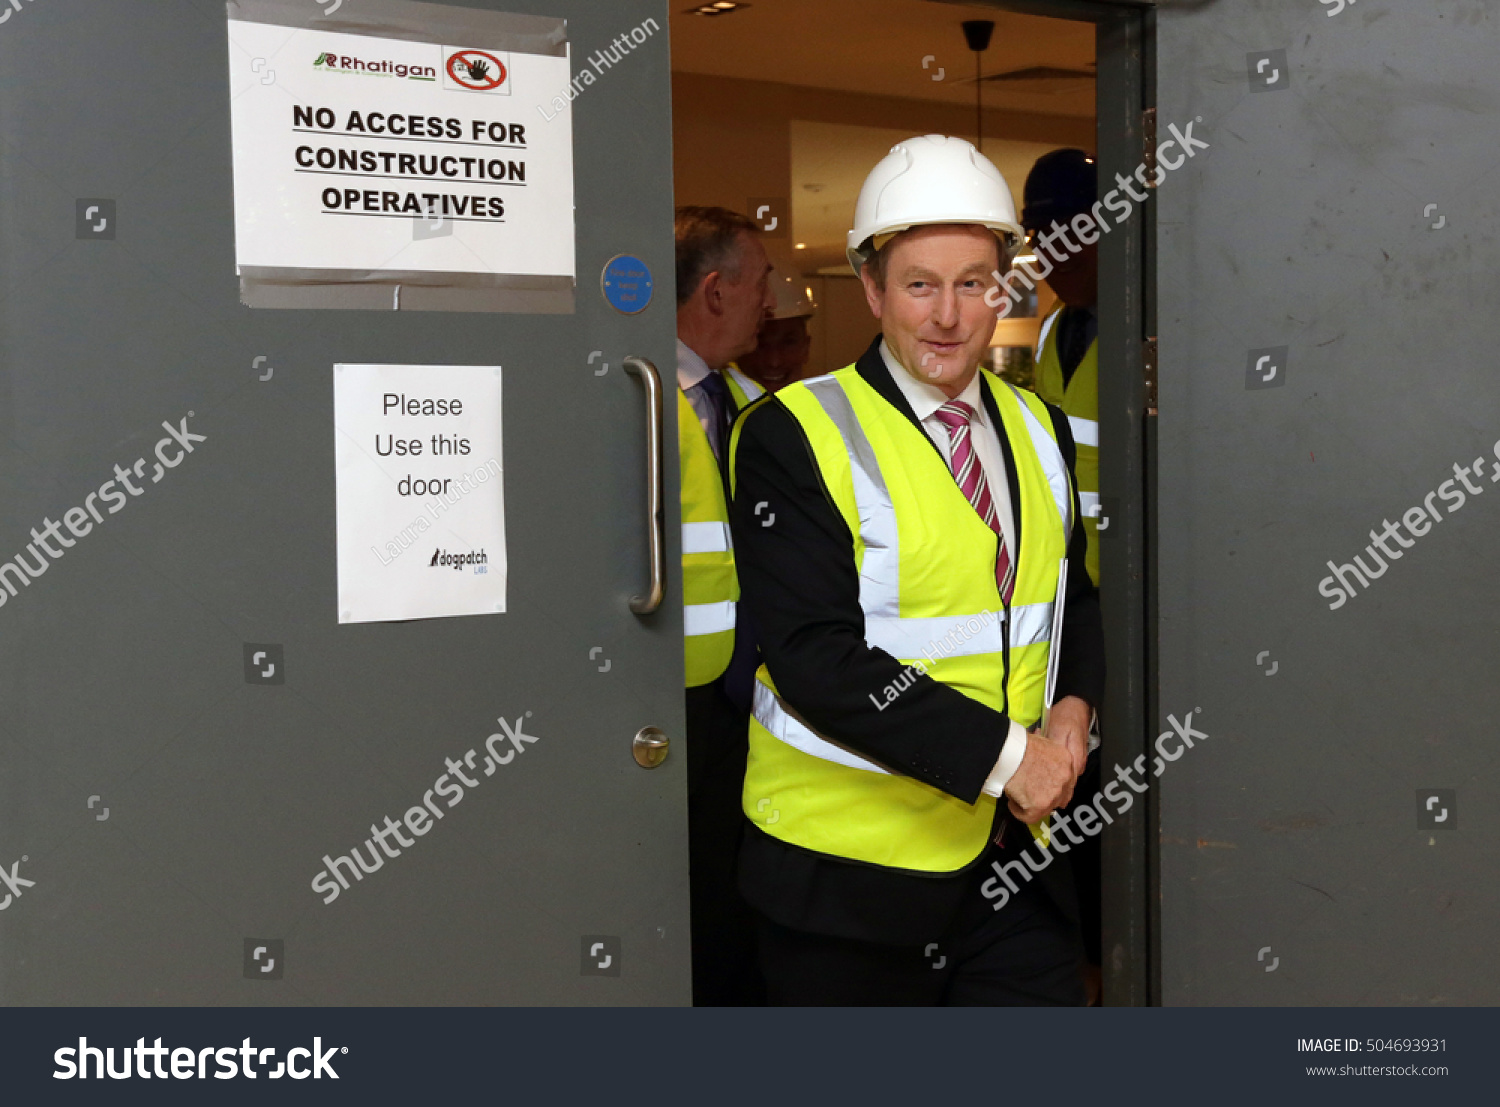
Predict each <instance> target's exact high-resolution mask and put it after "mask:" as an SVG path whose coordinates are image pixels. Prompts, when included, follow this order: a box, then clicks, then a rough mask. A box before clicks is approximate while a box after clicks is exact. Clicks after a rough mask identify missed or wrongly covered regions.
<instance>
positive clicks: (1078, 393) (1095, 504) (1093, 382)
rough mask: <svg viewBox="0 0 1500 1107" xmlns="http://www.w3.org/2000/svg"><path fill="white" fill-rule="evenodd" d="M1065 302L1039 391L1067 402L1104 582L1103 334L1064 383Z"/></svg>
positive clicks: (1045, 351)
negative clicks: (1061, 332) (1060, 348)
mask: <svg viewBox="0 0 1500 1107" xmlns="http://www.w3.org/2000/svg"><path fill="white" fill-rule="evenodd" d="M1062 310H1063V309H1062V307H1061V306H1059V307H1058V309H1057V310H1056V311H1054V312H1053V313H1052V314H1050V315H1048V316H1047V318H1046V319H1045V320H1043V321H1042V331H1041V335H1040V337H1039V338H1038V340H1037V350H1036V391H1037V395H1039V396H1041V398H1042V399H1044V400H1046V401H1047V402H1048V403H1049V404H1055V405H1056V406H1058V407H1060V408H1062V410H1063V414H1064V415H1066V416H1067V417H1068V426H1069V427H1071V428H1072V430H1073V442H1074V444H1075V445H1077V447H1078V462H1077V464H1076V465H1075V467H1074V470H1073V472H1074V475H1075V476H1077V478H1078V501H1079V507H1078V510H1079V513H1080V514H1082V516H1083V526H1084V530H1085V531H1086V532H1087V533H1088V536H1089V553H1088V558H1087V559H1086V561H1085V564H1086V565H1087V566H1088V570H1089V576H1090V577H1091V578H1093V581H1094V584H1095V585H1097V584H1098V583H1099V340H1098V339H1097V338H1096V339H1094V341H1093V342H1092V343H1090V345H1089V349H1088V353H1086V354H1084V355H1083V360H1082V361H1080V362H1079V363H1078V368H1077V369H1075V370H1073V377H1072V379H1071V380H1069V381H1068V384H1067V387H1066V388H1065V387H1063V371H1062V360H1061V358H1060V357H1059V356H1058V352H1057V321H1058V318H1059V316H1061V314H1062Z"/></svg>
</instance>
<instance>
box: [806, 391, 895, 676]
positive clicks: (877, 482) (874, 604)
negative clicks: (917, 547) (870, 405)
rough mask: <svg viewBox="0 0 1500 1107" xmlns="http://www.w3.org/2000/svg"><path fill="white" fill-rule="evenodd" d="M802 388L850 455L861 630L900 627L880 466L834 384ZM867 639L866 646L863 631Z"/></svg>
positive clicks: (890, 513) (891, 525) (891, 518)
mask: <svg viewBox="0 0 1500 1107" xmlns="http://www.w3.org/2000/svg"><path fill="white" fill-rule="evenodd" d="M804 384H805V385H806V387H807V390H808V391H809V392H811V393H812V394H813V398H814V399H816V400H817V401H818V403H819V404H820V405H821V406H822V408H823V411H824V412H825V413H826V414H827V415H828V418H829V419H831V420H833V425H834V426H835V427H836V428H838V432H839V434H840V435H841V436H842V437H843V439H844V446H845V448H846V449H847V450H848V452H849V470H850V473H851V474H852V475H853V478H854V504H855V508H856V510H858V512H859V536H860V538H861V540H863V542H864V544H865V559H864V563H863V564H862V565H861V566H860V568H859V606H860V607H861V608H862V609H863V610H864V613H865V625H866V627H867V628H868V627H869V626H870V624H871V622H872V621H873V620H878V619H888V620H892V621H894V622H898V623H899V622H902V621H903V620H902V619H901V547H900V540H899V539H898V537H897V532H896V505H895V504H893V503H892V502H891V494H890V491H889V490H888V489H887V488H886V486H885V477H884V476H882V475H881V472H880V462H879V461H877V460H876V458H875V449H874V447H873V446H871V445H870V440H869V439H868V438H866V437H865V431H864V428H863V427H861V426H860V425H859V420H858V419H857V418H856V417H855V415H854V408H853V407H852V406H851V405H850V403H849V397H848V395H847V394H846V393H845V392H844V389H843V386H842V385H840V384H839V382H838V381H837V380H835V379H834V378H833V377H819V378H817V379H816V380H811V381H805V382H804ZM866 635H867V640H868V629H867V630H866ZM871 644H872V645H873V644H874V643H873V642H872V643H871ZM882 648H884V647H882ZM896 656H898V657H899V656H901V655H900V654H897V655H896ZM907 656H910V655H907Z"/></svg>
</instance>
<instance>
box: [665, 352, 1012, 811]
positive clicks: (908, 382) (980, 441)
mask: <svg viewBox="0 0 1500 1107" xmlns="http://www.w3.org/2000/svg"><path fill="white" fill-rule="evenodd" d="M679 345H680V343H679ZM685 348H686V347H684V349H685ZM880 356H881V357H882V358H883V359H884V360H885V367H886V368H887V369H889V370H890V371H891V377H892V378H893V379H894V380H895V382H896V387H897V388H899V389H901V394H902V395H903V396H905V397H906V402H907V403H909V404H910V405H911V409H912V413H913V414H915V415H916V417H917V420H918V421H919V422H920V423H921V424H922V429H923V430H925V431H926V432H927V436H928V437H929V438H931V439H932V441H933V443H934V445H936V446H937V448H938V452H939V453H941V454H942V455H943V460H944V461H945V462H947V463H948V465H949V468H950V469H951V468H952V464H953V455H952V445H951V443H950V442H949V439H948V428H947V427H946V426H944V425H943V422H942V420H940V419H939V418H938V417H937V410H938V408H940V407H942V406H943V405H944V404H946V403H948V401H949V397H948V396H947V394H946V393H944V392H943V390H942V389H940V388H938V387H937V386H936V385H933V384H928V383H927V382H926V381H922V380H918V379H917V378H916V377H913V376H912V375H911V374H910V373H908V372H907V371H906V370H905V369H903V368H902V367H901V363H900V362H899V361H897V360H896V355H895V353H894V351H892V350H891V348H890V346H889V345H887V344H886V343H885V342H884V341H883V340H882V341H881V343H880ZM679 364H680V362H679ZM705 368H706V367H705ZM678 372H679V375H680V373H681V370H680V369H679V370H678ZM983 388H984V383H983V382H982V381H981V380H980V379H979V374H978V373H975V374H974V379H973V380H971V381H970V382H969V385H968V387H967V388H965V389H964V390H963V391H962V392H961V393H959V395H958V397H957V399H960V400H962V401H963V402H964V403H966V404H968V405H969V407H971V408H973V409H974V414H973V416H972V417H971V418H970V420H969V442H970V444H971V445H972V446H973V448H974V460H975V461H977V462H978V463H979V467H980V468H981V469H983V470H984V479H985V483H986V484H987V485H988V486H989V490H990V500H991V501H992V502H993V503H994V505H995V515H996V517H997V518H998V519H999V521H1000V532H1001V534H1002V535H1004V537H1005V547H1006V549H1008V550H1009V551H1010V553H1011V558H1012V560H1014V558H1015V555H1016V527H1015V515H1014V512H1013V511H1012V506H1011V502H1010V485H1009V483H1008V481H1007V479H1006V472H1005V452H1004V451H1003V450H1002V449H1001V448H1000V436H999V432H998V431H997V430H996V428H995V427H994V425H993V424H992V423H991V422H990V416H989V412H988V411H987V410H986V408H985V406H984V393H983V391H982V390H983ZM1025 755H1026V728H1025V727H1023V726H1022V725H1021V724H1020V723H1018V722H1016V721H1015V720H1014V719H1012V720H1010V734H1009V735H1007V736H1006V739H1005V745H1004V746H1003V747H1001V750H1000V760H999V761H997V762H995V768H994V769H993V770H992V771H991V772H990V775H989V778H988V779H987V780H986V781H985V783H984V789H983V791H984V793H985V794H986V795H990V796H999V795H1001V794H1002V793H1003V791H1004V790H1005V786H1006V785H1007V784H1008V783H1010V778H1011V777H1012V776H1014V775H1015V772H1016V770H1017V769H1018V768H1020V767H1021V758H1023V757H1024V756H1025Z"/></svg>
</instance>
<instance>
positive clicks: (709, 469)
mask: <svg viewBox="0 0 1500 1107" xmlns="http://www.w3.org/2000/svg"><path fill="white" fill-rule="evenodd" d="M677 452H678V463H679V465H680V470H681V477H682V632H683V653H684V656H685V663H686V664H685V668H686V670H687V686H688V687H689V688H696V687H698V686H699V685H700V684H709V683H712V682H713V681H715V680H718V679H719V677H720V676H722V675H723V674H724V670H725V669H727V668H729V659H730V658H731V657H732V656H733V654H734V616H735V605H736V603H737V602H738V600H739V598H740V584H739V579H738V578H737V577H736V576H735V572H734V542H733V540H732V539H731V538H730V535H729V504H728V502H727V500H726V498H725V495H724V481H723V478H722V477H721V476H720V474H719V463H718V461H716V460H715V458H714V451H713V447H712V446H710V445H709V443H708V435H707V434H706V433H704V430H703V424H702V423H700V422H698V414H697V412H695V411H694V410H693V405H692V404H691V403H689V402H688V398H687V396H686V395H684V394H683V391H682V389H680V388H679V389H678V390H677Z"/></svg>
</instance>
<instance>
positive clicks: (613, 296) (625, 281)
mask: <svg viewBox="0 0 1500 1107" xmlns="http://www.w3.org/2000/svg"><path fill="white" fill-rule="evenodd" d="M599 282H600V285H601V287H602V288H603V290H604V298H605V300H607V301H608V302H609V306H610V307H612V308H614V309H615V310H616V311H618V312H622V313H624V314H625V315H635V314H637V313H639V312H642V311H645V310H646V305H647V304H649V303H650V302H651V268H650V266H648V265H647V264H646V263H645V262H644V261H642V260H641V259H640V258H638V257H635V256H634V255H633V254H620V255H618V256H616V257H612V258H610V259H609V260H608V261H607V262H605V263H604V273H603V274H602V275H601V276H600V278H599Z"/></svg>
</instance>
